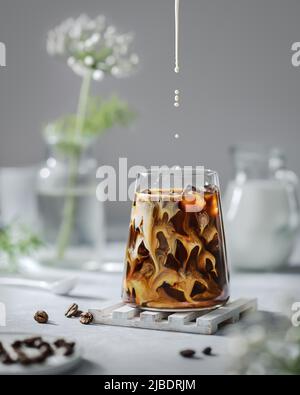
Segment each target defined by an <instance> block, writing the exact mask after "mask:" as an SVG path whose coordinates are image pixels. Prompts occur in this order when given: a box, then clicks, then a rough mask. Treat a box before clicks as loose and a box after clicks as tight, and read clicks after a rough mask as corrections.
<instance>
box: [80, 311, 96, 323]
mask: <svg viewBox="0 0 300 395" xmlns="http://www.w3.org/2000/svg"><path fill="white" fill-rule="evenodd" d="M93 320H94V317H93V314H91V313H82V314H81V316H80V322H81V323H82V324H83V325H89V324H91V323H92V322H93Z"/></svg>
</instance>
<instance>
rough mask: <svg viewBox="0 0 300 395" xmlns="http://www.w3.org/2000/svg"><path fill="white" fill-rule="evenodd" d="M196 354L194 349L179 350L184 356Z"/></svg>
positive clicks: (188, 356) (190, 356)
mask: <svg viewBox="0 0 300 395" xmlns="http://www.w3.org/2000/svg"><path fill="white" fill-rule="evenodd" d="M195 354H196V351H194V350H182V351H180V355H181V356H182V357H184V358H193V357H194V356H195Z"/></svg>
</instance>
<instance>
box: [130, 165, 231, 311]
mask: <svg viewBox="0 0 300 395" xmlns="http://www.w3.org/2000/svg"><path fill="white" fill-rule="evenodd" d="M228 299H229V271H228V265H227V257H226V246H225V237H224V229H223V221H222V210H221V201H220V190H219V181H218V175H217V173H216V172H214V171H211V170H206V169H203V168H201V169H200V170H199V169H197V170H190V171H187V172H185V171H183V170H182V169H181V170H178V169H177V170H173V171H166V170H164V171H160V170H157V171H153V170H152V171H147V172H145V173H141V174H139V175H138V179H137V184H136V192H135V198H134V201H133V206H132V213H131V219H130V226H129V238H128V244H127V249H126V259H125V270H124V279H123V300H124V302H125V303H128V304H130V305H132V306H138V307H140V308H144V309H154V310H156V309H158V310H171V311H176V310H182V309H195V310H196V309H209V308H214V307H218V306H221V305H223V304H225V303H226V302H227V301H228Z"/></svg>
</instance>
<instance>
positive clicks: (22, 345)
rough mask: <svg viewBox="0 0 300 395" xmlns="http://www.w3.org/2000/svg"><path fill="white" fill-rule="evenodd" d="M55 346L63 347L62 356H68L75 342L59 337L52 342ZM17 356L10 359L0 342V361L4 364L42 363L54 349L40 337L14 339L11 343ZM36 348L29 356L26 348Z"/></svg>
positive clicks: (27, 364) (52, 353)
mask: <svg viewBox="0 0 300 395" xmlns="http://www.w3.org/2000/svg"><path fill="white" fill-rule="evenodd" d="M54 346H55V347H57V348H60V347H64V348H65V350H64V353H63V355H64V356H70V355H72V354H73V353H74V349H75V343H73V342H67V341H65V340H64V339H59V340H57V341H56V342H55V343H54ZM11 347H12V348H13V350H14V352H15V353H16V356H17V358H16V359H12V358H11V357H10V355H9V354H8V352H7V351H6V350H5V348H4V346H3V344H2V343H1V342H0V362H2V363H3V364H5V365H11V364H15V363H19V364H20V365H23V366H29V365H32V364H42V363H44V362H45V361H46V360H47V359H48V358H49V357H51V356H53V355H55V351H54V349H53V347H52V345H51V344H50V343H47V342H45V341H44V340H43V339H42V338H41V337H33V338H28V339H25V340H16V341H15V342H14V343H12V344H11ZM32 348H34V349H36V350H38V354H37V355H35V356H33V357H30V356H29V355H27V353H26V349H32Z"/></svg>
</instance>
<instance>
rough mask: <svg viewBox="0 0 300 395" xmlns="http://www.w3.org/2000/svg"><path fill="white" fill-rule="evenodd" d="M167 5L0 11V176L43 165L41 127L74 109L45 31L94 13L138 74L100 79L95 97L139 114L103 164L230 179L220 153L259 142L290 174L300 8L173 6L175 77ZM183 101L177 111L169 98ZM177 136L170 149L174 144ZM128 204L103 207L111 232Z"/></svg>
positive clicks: (72, 81)
mask: <svg viewBox="0 0 300 395" xmlns="http://www.w3.org/2000/svg"><path fill="white" fill-rule="evenodd" d="M173 4H174V0H148V1H147V0H85V1H82V0H55V1H49V0H19V1H18V0H1V5H0V41H3V42H5V44H6V46H7V68H6V69H4V68H1V69H0V90H1V95H0V136H1V137H0V166H23V165H29V164H32V163H36V162H38V161H40V160H42V159H43V157H44V154H45V150H44V143H43V141H42V138H41V136H40V131H41V127H42V124H43V123H44V122H46V121H49V120H51V119H53V118H56V117H57V116H59V115H61V114H63V113H64V112H66V111H73V110H74V108H75V106H76V101H77V97H78V90H79V84H80V80H79V78H78V77H77V76H76V75H73V73H72V72H71V71H70V70H69V69H68V67H67V66H66V65H65V64H63V63H60V61H58V60H56V59H52V58H50V57H49V56H48V55H47V53H46V50H45V43H46V35H47V31H48V30H49V29H50V28H52V27H54V26H55V25H57V24H59V23H60V22H61V21H62V20H64V19H65V18H67V17H69V16H78V15H79V14H80V13H82V12H86V13H88V14H89V15H91V16H93V15H97V14H99V13H104V14H105V15H107V16H108V17H109V18H110V19H111V20H112V21H113V23H114V24H115V25H116V26H117V27H119V29H121V30H123V31H134V32H135V33H136V50H137V52H138V53H139V55H140V57H141V60H142V62H141V67H140V70H139V72H138V73H137V74H136V75H134V76H133V77H131V78H129V79H126V80H117V81H115V80H112V79H107V80H106V81H104V82H101V83H99V84H95V85H94V91H95V92H97V93H99V94H102V95H108V94H109V93H110V92H111V91H115V92H119V93H120V95H121V96H122V97H124V98H126V99H127V100H128V101H129V102H130V103H131V104H132V106H134V107H135V108H136V109H137V111H138V112H139V118H138V120H137V121H136V122H135V125H134V127H133V128H131V129H130V130H121V129H117V130H114V131H112V132H110V133H108V134H107V135H105V136H104V137H103V138H102V139H101V141H100V143H99V145H98V147H97V155H98V158H99V161H100V163H101V164H112V165H116V164H117V161H118V158H119V157H128V159H129V164H130V165H133V164H141V165H146V166H149V165H152V164H169V165H171V164H179V165H184V164H186V165H197V164H204V165H206V166H209V167H211V168H215V169H217V170H218V171H219V172H220V175H221V181H222V185H223V187H224V186H225V185H226V182H227V181H228V179H229V177H230V174H231V168H230V160H229V157H228V147H229V146H230V145H231V144H232V143H237V142H240V143H241V142H251V141H255V142H261V143H267V144H273V145H278V146H281V147H283V148H284V149H285V150H286V152H287V155H288V159H289V164H290V167H292V168H293V169H295V170H296V171H297V172H298V173H299V174H300V161H299V142H300V137H299V127H298V126H299V101H300V89H299V88H300V69H296V68H293V67H292V65H291V45H292V43H293V42H295V41H300V25H299V15H300V1H299V0H285V1H283V0H182V7H181V16H182V18H181V37H180V39H181V47H180V50H181V70H182V72H181V74H180V76H176V75H175V74H174V73H173V72H172V70H173V67H174V66H173V63H174V62H173V53H174V48H173V36H174V34H173V12H174V11H173ZM175 88H179V89H181V103H182V105H181V108H180V110H179V111H177V110H175V109H174V107H173V91H174V89H175ZM175 133H179V134H180V138H179V139H178V140H175V139H174V137H173V136H174V134H175ZM128 214H129V211H128V204H119V203H116V204H109V205H108V220H109V222H110V223H118V222H119V221H122V222H126V221H128Z"/></svg>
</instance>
